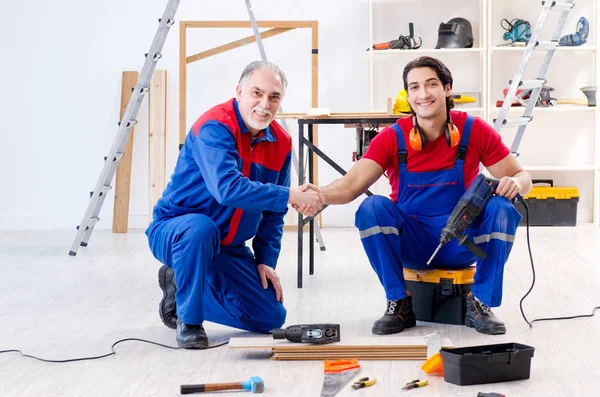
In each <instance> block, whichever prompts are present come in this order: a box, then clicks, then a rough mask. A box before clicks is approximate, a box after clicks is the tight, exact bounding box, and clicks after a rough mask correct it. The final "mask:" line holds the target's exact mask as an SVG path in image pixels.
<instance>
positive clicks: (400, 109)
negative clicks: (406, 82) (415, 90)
mask: <svg viewBox="0 0 600 397" xmlns="http://www.w3.org/2000/svg"><path fill="white" fill-rule="evenodd" d="M411 111H412V110H411V108H410V105H409V104H408V94H407V93H406V90H402V91H400V92H399V93H398V96H397V97H396V103H395V104H394V113H411Z"/></svg>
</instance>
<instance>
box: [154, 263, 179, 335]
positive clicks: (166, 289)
mask: <svg viewBox="0 0 600 397" xmlns="http://www.w3.org/2000/svg"><path fill="white" fill-rule="evenodd" d="M158 285H159V286H160V289H162V292H163V297H162V299H161V301H160V303H159V304H158V314H159V315H160V319H161V320H162V322H163V323H164V324H165V325H166V326H167V327H169V328H173V329H175V328H177V305H176V303H175V292H177V285H176V284H175V272H173V269H171V268H168V267H166V266H163V267H161V268H160V269H159V270H158Z"/></svg>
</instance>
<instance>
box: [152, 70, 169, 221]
mask: <svg viewBox="0 0 600 397" xmlns="http://www.w3.org/2000/svg"><path fill="white" fill-rule="evenodd" d="M148 94H149V96H148V208H149V211H148V217H149V221H150V222H152V210H153V209H154V206H155V205H156V202H157V201H158V199H159V198H160V196H161V195H162V192H163V190H164V189H165V186H166V180H167V144H166V139H167V71H166V70H155V71H154V74H153V75H152V79H151V80H150V91H149V93H148Z"/></svg>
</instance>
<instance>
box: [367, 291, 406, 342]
mask: <svg viewBox="0 0 600 397" xmlns="http://www.w3.org/2000/svg"><path fill="white" fill-rule="evenodd" d="M416 324H417V320H416V318H415V312H413V309H412V296H407V297H406V298H403V299H400V300H397V301H388V302H387V310H386V311H385V314H384V315H383V317H381V318H380V319H379V320H377V321H375V323H373V329H372V332H373V333H374V334H377V335H389V334H397V333H398V332H401V331H402V330H403V329H404V328H411V327H414V326H415V325H416Z"/></svg>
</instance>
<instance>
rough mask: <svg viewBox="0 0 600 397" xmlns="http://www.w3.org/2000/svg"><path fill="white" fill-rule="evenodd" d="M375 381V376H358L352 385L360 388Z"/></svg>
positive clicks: (354, 387) (371, 384)
mask: <svg viewBox="0 0 600 397" xmlns="http://www.w3.org/2000/svg"><path fill="white" fill-rule="evenodd" d="M375 382H377V378H372V379H371V378H369V377H368V376H367V377H365V378H360V379H359V380H357V381H356V382H354V384H353V385H352V388H353V389H362V388H363V387H369V386H373V385H374V384H375Z"/></svg>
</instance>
